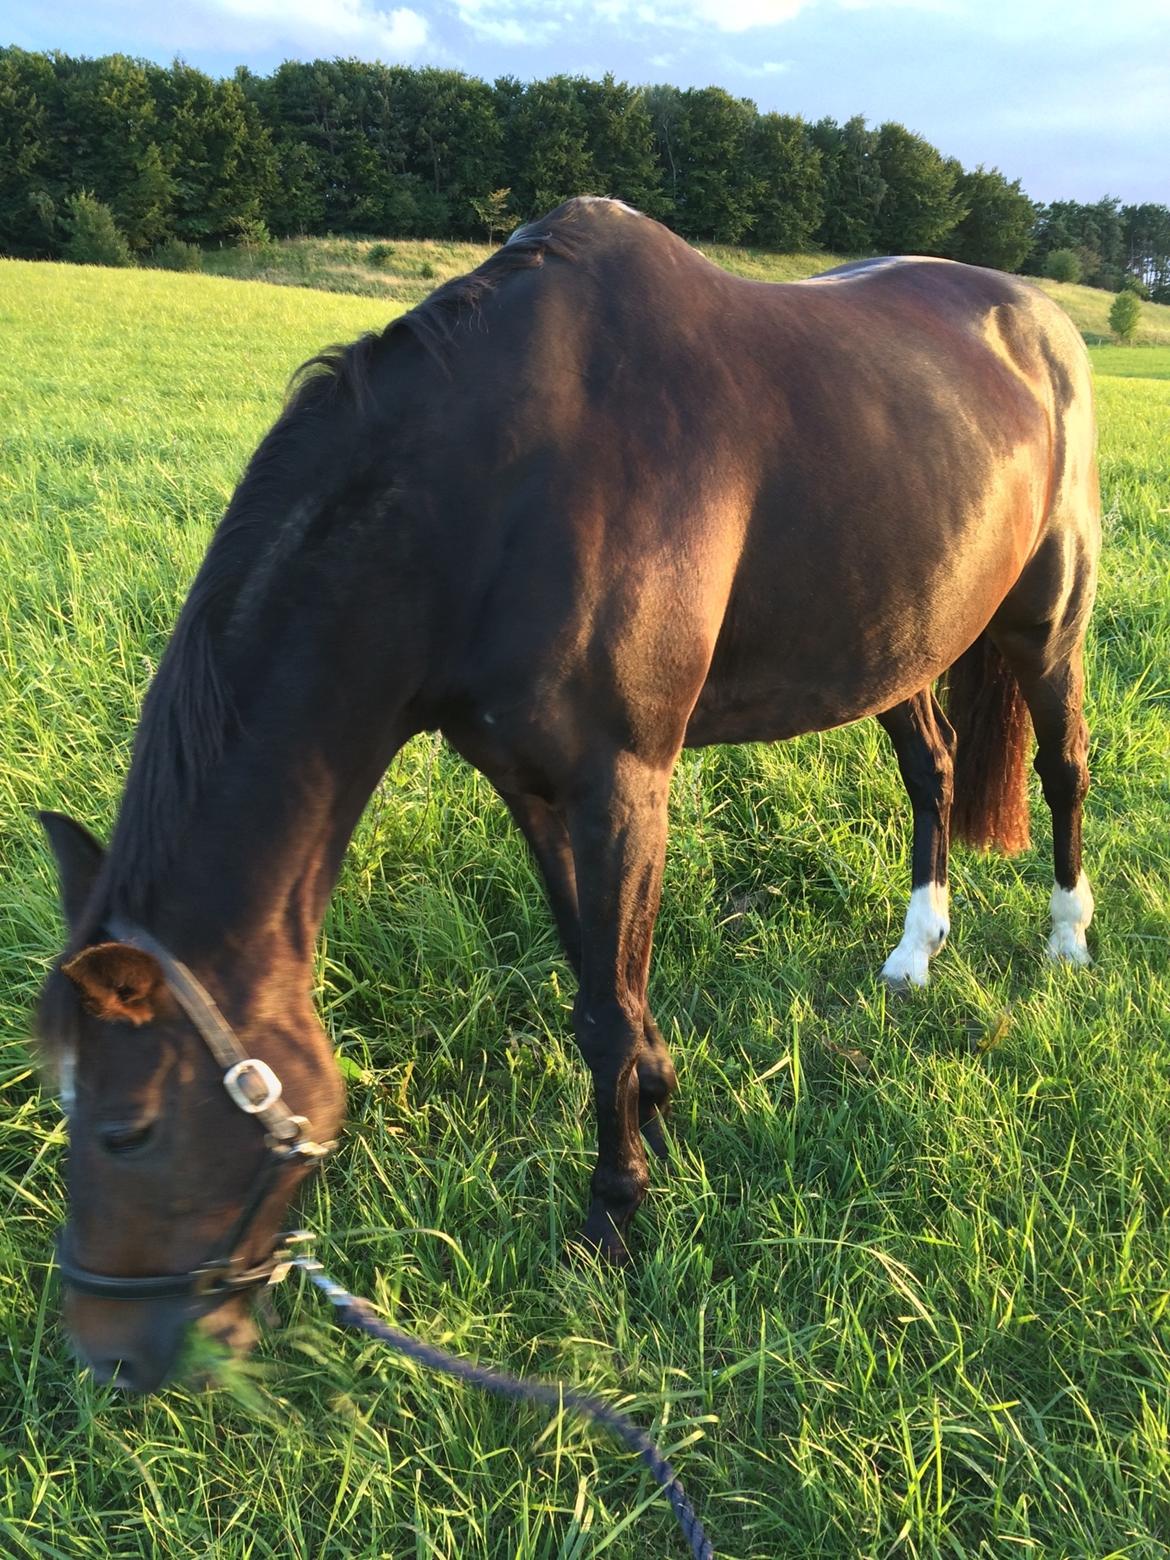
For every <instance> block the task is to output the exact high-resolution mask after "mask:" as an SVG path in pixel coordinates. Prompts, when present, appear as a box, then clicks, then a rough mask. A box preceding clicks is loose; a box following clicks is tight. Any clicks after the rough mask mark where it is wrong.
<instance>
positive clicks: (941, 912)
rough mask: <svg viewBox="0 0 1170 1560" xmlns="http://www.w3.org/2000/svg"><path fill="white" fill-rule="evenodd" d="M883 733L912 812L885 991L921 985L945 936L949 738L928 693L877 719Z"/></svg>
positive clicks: (885, 967)
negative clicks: (898, 925) (905, 879)
mask: <svg viewBox="0 0 1170 1560" xmlns="http://www.w3.org/2000/svg"><path fill="white" fill-rule="evenodd" d="M878 719H879V721H880V722H881V724H882V725H883V726H884V728H885V730H886V731H887V732H888V733H889V737H890V741H891V742H892V743H893V745H894V752H895V753H896V754H897V758H898V768H899V769H900V770H901V773H902V781H903V784H904V785H905V787H906V793H907V795H908V796H909V798H910V805H911V807H912V808H913V809H914V839H913V845H912V847H911V853H910V906H909V909H908V910H907V911H906V924H905V929H904V931H903V933H902V940H901V942H900V943H899V944H898V946H897V947H896V948H895V949H894V951H893V953H891V954H890V956H889V958H888V959H887V960H886V962H885V964H884V965H883V966H882V979H883V980H885V981H887V982H888V983H889V984H890V985H891V986H895V987H901V986H906V985H912V986H925V985H926V983H927V980H928V979H929V966H930V961H931V959H932V958H933V957H934V955H935V954H936V953H937V952H938V950H939V949H940V948H941V947H942V945H943V943H944V942H945V941H946V937H947V933H948V932H949V931H950V925H951V923H950V915H949V912H948V907H947V850H948V846H949V841H950V812H951V797H952V794H953V789H954V752H955V734H954V732H953V731H952V729H951V726H950V723H949V722H948V720H947V718H946V716H945V715H944V714H943V712H942V710H941V708H940V707H939V704H938V701H937V700H936V699H935V697H934V694H933V693H932V692H931V690H930V689H929V688H926V689H924V690H923V691H922V692H921V693H916V694H915V695H914V697H913V698H912V699H907V700H906V701H905V702H904V703H903V704H896V705H895V706H894V708H893V709H892V710H887V711H886V712H885V713H884V714H883V715H879V716H878Z"/></svg>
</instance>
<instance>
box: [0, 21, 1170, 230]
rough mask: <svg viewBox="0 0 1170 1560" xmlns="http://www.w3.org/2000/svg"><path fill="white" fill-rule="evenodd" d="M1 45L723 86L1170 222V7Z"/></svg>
mask: <svg viewBox="0 0 1170 1560" xmlns="http://www.w3.org/2000/svg"><path fill="white" fill-rule="evenodd" d="M0 43H14V44H18V45H19V46H21V47H22V48H26V49H43V50H48V49H60V50H62V51H63V52H65V53H66V54H108V53H113V52H121V53H124V54H133V55H140V56H143V57H145V58H148V59H153V60H157V61H159V62H161V63H164V64H165V63H168V62H169V61H170V60H172V59H173V58H175V56H180V57H181V58H183V59H184V60H186V61H187V62H188V63H189V64H191V65H195V66H198V67H199V68H200V69H202V70H206V71H209V72H211V73H212V74H215V75H227V74H230V72H231V71H232V70H233V69H234V68H235V66H236V65H248V66H251V68H252V69H253V70H256V71H260V72H266V71H268V70H271V69H272V68H273V67H274V66H276V65H278V64H279V63H280V62H281V61H282V60H285V59H314V58H318V57H333V56H336V55H340V56H343V57H347V58H348V57H353V58H358V59H366V60H384V61H386V62H387V63H398V64H410V65H440V66H444V67H447V68H450V69H457V70H463V71H466V72H468V73H469V74H470V75H474V76H482V77H484V78H486V79H487V80H489V81H490V80H494V79H495V78H496V77H497V76H502V75H512V76H518V77H520V78H521V79H522V80H530V79H532V78H535V77H541V76H550V75H553V74H556V73H558V72H568V73H572V74H580V75H586V76H600V75H602V74H604V73H605V72H606V71H612V72H613V74H614V75H615V76H616V77H618V79H619V80H624V81H630V82H652V81H669V82H673V83H674V84H675V85H676V86H680V87H689V86H709V85H717V86H721V87H725V88H726V89H727V90H728V91H729V92H733V93H735V94H736V95H738V96H741V97H750V98H752V99H754V100H755V102H756V103H758V104H759V106H760V107H761V109H764V110H769V109H777V110H779V111H781V112H783V113H796V114H803V115H804V116H805V118H806V119H819V118H821V117H822V116H823V115H826V114H827V115H830V116H831V117H832V118H834V119H837V120H845V119H848V118H849V117H850V116H851V115H853V114H863V115H865V117H866V118H867V119H868V120H869V121H870V122H871V123H880V122H881V121H882V120H885V119H895V120H898V121H900V122H901V123H902V124H904V125H906V126H908V127H909V128H910V129H911V130H915V131H917V132H918V133H919V134H921V135H924V136H925V137H926V138H927V140H929V141H931V142H933V144H934V145H935V146H937V147H938V148H939V149H940V151H942V152H943V153H945V154H946V155H947V156H952V157H958V158H959V159H960V161H961V162H962V163H963V164H964V165H965V166H966V167H969V168H971V167H975V166H976V165H977V164H980V163H981V164H983V165H984V166H986V167H989V168H990V167H997V168H999V169H1000V170H1001V171H1002V172H1004V173H1005V174H1007V176H1008V177H1009V178H1013V179H1014V178H1018V179H1019V180H1020V181H1021V183H1022V184H1023V187H1024V189H1025V190H1026V191H1027V192H1028V194H1029V195H1031V196H1032V197H1033V198H1034V199H1036V200H1044V201H1049V200H1060V199H1068V200H1096V199H1098V198H1099V197H1100V196H1102V195H1105V194H1109V195H1115V196H1117V197H1119V198H1120V199H1121V200H1122V201H1125V202H1140V201H1160V202H1163V203H1166V204H1170V0H1125V3H1124V4H1120V5H1116V6H1112V5H1109V4H1108V3H1107V0H552V3H550V0H407V3H403V4H395V3H393V0H391V3H388V4H379V3H378V0H178V4H171V5H167V4H159V0H53V3H52V4H46V3H45V0H0Z"/></svg>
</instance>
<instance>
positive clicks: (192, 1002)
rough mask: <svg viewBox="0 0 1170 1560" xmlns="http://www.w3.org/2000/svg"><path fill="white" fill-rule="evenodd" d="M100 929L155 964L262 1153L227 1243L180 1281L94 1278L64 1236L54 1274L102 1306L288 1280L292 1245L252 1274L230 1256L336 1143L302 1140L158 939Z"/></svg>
mask: <svg viewBox="0 0 1170 1560" xmlns="http://www.w3.org/2000/svg"><path fill="white" fill-rule="evenodd" d="M106 927H107V929H108V930H109V931H110V933H111V934H112V935H113V936H114V937H115V938H117V940H118V941H119V942H125V943H130V944H131V945H132V946H133V947H135V948H140V949H141V950H142V951H143V952H144V953H149V954H150V955H151V956H152V958H154V959H155V960H157V962H158V965H159V967H160V968H161V970H162V972H163V976H164V978H165V980H166V983H167V986H168V988H169V990H170V992H171V994H172V995H173V997H174V998H175V1000H176V1002H178V1004H179V1006H180V1007H181V1008H182V1009H183V1011H184V1013H186V1015H187V1017H188V1018H189V1019H190V1020H191V1022H192V1024H194V1026H195V1028H196V1030H197V1031H198V1032H199V1035H200V1037H201V1038H202V1040H203V1042H204V1044H205V1045H206V1046H207V1049H208V1050H209V1051H210V1052H211V1054H212V1056H213V1057H214V1058H215V1060H216V1062H217V1063H218V1065H219V1066H220V1067H221V1068H223V1086H224V1088H225V1089H226V1090H227V1094H228V1098H229V1099H230V1100H231V1102H232V1104H233V1105H235V1106H236V1107H237V1108H238V1109H239V1110H242V1111H243V1112H244V1113H245V1114H246V1115H249V1116H254V1117H255V1118H256V1120H257V1122H258V1123H259V1125H260V1126H261V1127H262V1128H263V1129H264V1145H265V1148H266V1150H267V1153H266V1155H265V1159H264V1163H263V1165H262V1167H261V1170H260V1174H259V1176H258V1177H257V1179H256V1183H255V1185H254V1186H253V1188H252V1191H251V1193H250V1195H249V1197H248V1200H247V1202H246V1203H245V1204H244V1207H243V1209H242V1210H241V1212H240V1215H239V1217H238V1218H237V1219H236V1221H235V1223H234V1224H233V1225H232V1227H231V1229H230V1230H229V1231H228V1233H227V1235H226V1236H225V1237H224V1239H223V1240H222V1241H220V1243H219V1244H218V1246H216V1247H215V1249H214V1250H213V1251H212V1253H211V1255H209V1256H208V1257H207V1258H206V1259H205V1260H204V1261H203V1262H201V1263H200V1264H199V1266H198V1267H196V1268H192V1269H191V1270H190V1271H188V1272H186V1273H157V1274H149V1275H146V1276H142V1277H121V1276H119V1275H117V1274H113V1273H94V1272H92V1271H91V1270H90V1269H89V1268H84V1267H82V1266H81V1265H80V1263H78V1262H76V1261H74V1259H73V1257H72V1256H71V1255H70V1253H69V1248H68V1244H67V1232H66V1230H65V1229H62V1231H61V1233H60V1235H59V1236H58V1237H57V1266H58V1267H59V1268H60V1270H61V1276H62V1278H63V1279H64V1280H65V1282H66V1283H67V1284H68V1285H69V1286H70V1288H71V1289H76V1290H78V1291H80V1292H81V1293H82V1294H88V1295H97V1296H99V1297H101V1298H102V1299H106V1300H164V1299H166V1300H170V1299H185V1298H192V1297H195V1298H199V1299H206V1298H208V1297H215V1296H220V1295H228V1294H235V1293H237V1292H239V1291H240V1290H246V1289H254V1288H256V1287H258V1286H259V1285H260V1284H270V1283H277V1282H279V1280H280V1279H282V1278H283V1277H284V1275H285V1273H287V1271H288V1268H289V1263H290V1258H291V1251H290V1244H291V1242H292V1239H293V1237H291V1236H288V1235H278V1236H277V1237H276V1239H275V1241H274V1242H273V1245H272V1250H271V1251H270V1252H269V1254H268V1256H267V1257H265V1258H264V1260H263V1261H261V1262H257V1263H255V1264H253V1265H252V1266H251V1267H243V1266H241V1263H240V1259H239V1258H238V1257H237V1256H236V1255H235V1252H236V1249H237V1247H238V1246H239V1245H240V1244H241V1243H242V1242H243V1240H244V1238H245V1237H246V1235H247V1233H248V1231H249V1229H250V1228H251V1226H252V1221H253V1220H254V1219H255V1217H256V1215H257V1214H258V1213H259V1211H260V1209H261V1207H262V1206H263V1204H264V1202H265V1201H266V1199H267V1197H268V1194H269V1193H270V1192H271V1191H272V1189H273V1186H274V1184H275V1182H276V1180H277V1178H278V1176H279V1175H280V1173H281V1171H282V1170H283V1169H285V1167H286V1166H288V1165H295V1164H296V1163H297V1162H298V1161H302V1162H307V1163H308V1164H309V1165H311V1166H312V1167H313V1168H316V1166H318V1165H319V1164H320V1163H321V1161H322V1160H323V1159H324V1158H325V1157H326V1155H327V1154H329V1153H331V1152H332V1151H333V1149H334V1148H336V1146H337V1145H336V1143H332V1142H331V1143H318V1142H316V1141H315V1140H314V1139H313V1138H312V1137H310V1136H309V1122H308V1121H307V1119H306V1118H305V1117H304V1116H294V1115H293V1113H292V1111H290V1110H289V1108H288V1106H287V1105H286V1104H285V1103H284V1101H283V1099H282V1098H281V1095H282V1092H283V1091H282V1087H281V1082H280V1079H279V1078H278V1077H277V1076H276V1074H275V1073H274V1072H273V1070H272V1068H271V1067H269V1065H268V1063H267V1062H262V1061H260V1060H259V1058H258V1057H254V1056H249V1055H248V1054H247V1052H246V1051H245V1050H244V1048H243V1046H242V1045H241V1044H240V1042H239V1040H238V1039H237V1037H236V1034H235V1032H234V1030H233V1029H232V1027H231V1025H230V1024H229V1023H228V1022H227V1020H226V1019H225V1018H224V1016H223V1014H222V1013H221V1012H220V1010H219V1008H218V1007H217V1006H216V1004H215V1002H214V1001H213V1000H212V997H211V995H210V993H209V992H208V991H207V989H206V987H205V986H204V985H203V984H202V982H201V981H199V980H198V979H196V977H195V976H194V975H193V974H192V972H191V971H190V970H189V969H188V968H187V966H186V965H185V964H183V963H182V962H181V961H180V960H179V959H176V958H175V956H174V954H172V953H170V952H169V951H168V949H166V948H164V947H163V945H162V943H160V942H159V941H158V939H157V938H155V937H152V936H151V934H150V933H149V932H147V931H144V930H143V929H142V927H140V926H136V925H135V924H134V922H133V921H128V920H127V919H126V918H125V917H124V916H120V915H115V916H111V917H110V918H109V920H108V921H107V922H106Z"/></svg>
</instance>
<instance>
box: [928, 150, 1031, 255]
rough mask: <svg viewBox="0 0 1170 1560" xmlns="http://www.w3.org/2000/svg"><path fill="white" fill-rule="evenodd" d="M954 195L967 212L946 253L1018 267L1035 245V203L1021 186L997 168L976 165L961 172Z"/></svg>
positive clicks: (949, 239)
mask: <svg viewBox="0 0 1170 1560" xmlns="http://www.w3.org/2000/svg"><path fill="white" fill-rule="evenodd" d="M954 193H955V198H956V199H957V200H958V201H959V202H960V204H961V205H962V206H964V207H965V209H966V213H967V214H966V216H965V217H963V218H962V220H961V221H960V222H959V223H958V224H957V226H956V227H955V228H954V229H953V230H952V232H951V234H950V237H949V238H948V239H947V240H946V254H947V255H948V256H949V258H950V259H952V260H964V261H966V262H967V264H968V265H987V266H994V267H995V268H996V269H997V270H999V271H1017V270H1019V268H1020V266H1021V265H1022V264H1023V263H1024V260H1025V259H1026V258H1027V256H1028V254H1029V252H1030V250H1031V248H1032V231H1033V227H1034V225H1035V220H1036V207H1035V206H1034V205H1033V203H1032V202H1031V201H1030V200H1029V199H1028V197H1027V195H1025V194H1024V192H1023V190H1022V189H1021V188H1020V181H1019V180H1018V179H1016V180H1014V181H1013V182H1012V183H1010V184H1009V183H1008V181H1007V179H1005V178H1004V176H1003V174H1002V173H1000V171H999V169H998V168H991V169H986V168H982V167H980V168H976V169H975V170H974V172H972V173H960V174H959V176H958V178H957V179H956V180H955V185H954Z"/></svg>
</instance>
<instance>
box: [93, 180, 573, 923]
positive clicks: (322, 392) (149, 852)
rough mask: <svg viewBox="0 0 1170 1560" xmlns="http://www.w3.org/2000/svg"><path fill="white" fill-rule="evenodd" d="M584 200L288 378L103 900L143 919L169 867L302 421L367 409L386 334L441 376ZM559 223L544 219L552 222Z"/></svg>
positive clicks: (142, 747) (133, 793)
mask: <svg viewBox="0 0 1170 1560" xmlns="http://www.w3.org/2000/svg"><path fill="white" fill-rule="evenodd" d="M586 204H587V203H586V202H577V201H570V202H568V203H567V204H566V206H564V207H562V208H559V209H558V210H557V211H556V212H553V213H551V214H550V216H549V217H548V218H545V219H543V220H542V221H541V222H539V223H532V224H529V225H528V226H526V227H521V228H518V229H517V230H516V232H515V233H514V234H513V235H512V237H511V238H510V239H509V240H508V242H507V243H506V244H504V245H503V246H502V248H500V249H498V250H496V252H495V253H494V254H493V255H491V256H489V258H488V259H487V260H485V261H484V262H483V264H482V265H480V266H478V267H477V268H476V269H475V270H474V271H472V272H470V273H469V274H468V275H466V276H460V277H456V278H454V279H453V280H452V281H449V282H446V283H445V284H444V285H443V286H441V287H439V288H437V289H436V290H435V291H434V292H433V293H431V295H430V296H429V297H428V298H426V299H425V300H424V301H423V302H422V303H420V304H418V305H416V306H415V307H414V308H413V309H411V310H410V311H409V312H408V313H406V314H404V315H401V316H399V318H398V319H396V320H392V321H391V323H390V324H389V325H388V326H387V327H386V328H385V330H382V331H368V332H367V333H366V334H365V335H363V336H361V337H359V338H358V339H357V340H356V341H354V342H351V343H349V344H348V345H343V346H331V347H326V348H325V349H324V350H323V351H321V352H318V353H316V354H315V355H314V356H313V357H311V358H309V359H307V360H306V361H305V362H304V363H302V364H301V366H300V367H299V368H298V369H297V370H296V372H295V373H294V374H293V376H292V378H291V379H290V381H289V386H288V391H287V394H286V400H285V406H284V410H283V412H282V413H281V415H280V417H279V418H278V419H277V422H276V423H275V425H274V426H273V427H272V429H271V430H270V431H269V433H268V434H267V435H266V437H265V438H264V440H263V441H262V442H261V444H260V446H259V448H258V449H257V450H256V452H255V453H254V455H253V456H252V458H251V460H250V461H249V463H248V467H247V469H246V471H245V472H244V475H243V477H242V479H241V481H240V484H239V486H238V487H237V489H236V491H235V493H234V494H233V496H232V500H231V503H230V504H229V505H228V509H227V512H226V514H225V515H224V517H223V519H222V521H221V522H220V524H219V526H218V528H217V530H216V532H215V535H214V537H213V538H212V541H211V545H210V547H209V549H208V551H207V554H206V557H205V558H204V560H203V564H202V566H201V568H200V570H199V572H198V574H197V575H196V577H195V581H194V583H193V584H192V586H191V590H190V592H189V594H188V596H187V599H186V601H185V602H184V604H183V608H182V611H181V612H180V614H179V619H178V622H177V624H176V625H175V630H174V632H173V634H172V635H171V639H170V642H169V643H168V645H167V647H166V649H165V651H164V653H163V656H162V659H161V661H160V663H159V666H158V670H157V672H156V674H155V677H154V680H153V682H152V683H151V685H150V688H149V689H148V691H147V694H146V698H145V700H144V702H143V706H142V715H141V719H140V720H139V724H138V730H137V732H136V734H135V738H134V751H133V762H132V763H131V766H130V773H129V776H128V777H127V781H126V789H125V793H124V795H123V798H122V804H121V807H120V809H119V814H118V821H117V825H116V827H115V831H114V838H113V841H112V842H111V849H110V852H109V856H108V876H107V882H106V889H107V897H108V898H110V899H116V900H117V902H118V903H119V904H120V905H121V906H123V907H124V908H125V909H126V910H127V911H129V912H130V913H143V912H144V911H145V910H146V908H147V904H146V901H147V899H148V898H149V895H150V893H151V892H152V890H153V888H154V886H155V885H156V884H157V882H158V878H159V875H160V874H161V873H162V872H164V871H165V869H166V866H167V863H168V862H169V861H170V860H171V858H172V855H173V852H174V849H175V846H176V843H177V840H178V838H179V836H180V832H181V829H182V824H183V819H184V817H185V816H186V815H187V814H188V812H189V810H190V808H191V807H192V805H193V804H194V802H195V800H196V798H197V796H198V794H199V793H200V791H201V789H202V786H203V783H204V780H205V778H206V776H207V774H208V773H209V771H210V770H211V769H212V768H213V767H214V765H215V764H216V763H217V762H218V761H219V759H220V758H221V757H222V756H223V753H224V751H225V749H226V747H227V745H228V742H229V741H230V739H231V736H232V734H233V732H234V731H235V729H236V724H237V722H236V712H235V708H234V704H233V699H232V694H231V689H230V687H229V686H228V682H227V680H226V678H225V675H224V668H223V663H222V656H221V654H220V651H221V649H222V640H223V636H224V634H225V632H227V631H228V629H229V625H230V623H231V619H232V613H233V608H234V607H235V605H236V604H237V603H238V601H239V600H240V598H241V596H242V595H243V593H244V592H245V591H246V590H247V587H248V583H249V577H250V574H251V572H252V571H253V569H254V568H255V567H256V565H257V563H258V561H259V560H260V559H261V557H262V556H263V555H265V554H269V553H271V550H272V546H273V528H274V526H279V525H280V523H281V522H280V520H279V519H278V518H276V517H277V516H279V515H283V516H285V517H286V523H287V515H288V512H289V508H290V504H293V505H295V501H296V497H297V496H298V495H296V494H295V493H293V494H290V495H287V496H286V498H287V501H286V502H284V503H282V502H280V496H281V495H280V490H281V487H282V485H283V484H284V483H287V482H288V481H289V480H290V475H291V469H292V466H293V457H294V455H295V452H296V450H297V449H298V448H300V447H303V444H304V440H305V434H306V431H307V429H306V424H308V425H310V426H311V424H312V422H314V421H316V420H319V419H322V418H324V417H325V416H326V415H328V414H329V413H330V412H331V411H332V410H334V409H335V408H337V407H339V406H340V407H344V408H346V409H350V410H352V411H355V412H357V413H358V415H362V414H364V413H365V412H366V411H367V410H368V409H369V408H370V406H371V403H372V396H373V392H372V375H373V370H374V367H375V365H376V363H377V362H378V360H379V358H380V357H381V354H382V352H383V351H384V349H385V348H386V347H387V345H388V344H389V343H390V342H392V341H393V339H394V338H395V337H396V336H412V337H413V338H414V339H415V340H416V341H418V342H419V344H420V345H421V346H422V347H423V349H424V350H425V351H426V353H427V354H428V356H430V357H432V358H433V359H435V360H436V361H437V362H438V363H439V364H440V365H441V366H442V367H443V369H444V370H445V371H446V372H449V371H450V356H451V352H452V349H453V346H454V343H455V337H456V333H457V331H458V329H459V327H460V326H461V325H462V324H463V323H464V322H465V321H467V320H468V319H469V318H470V319H474V318H475V317H476V316H477V315H478V313H479V310H480V309H481V308H482V306H483V303H484V300H485V299H486V298H487V297H489V296H490V295H491V294H492V293H493V292H494V291H495V290H496V289H497V288H498V287H499V286H500V284H501V282H503V281H504V280H505V279H506V278H507V277H508V276H511V275H512V274H514V273H515V272H518V271H528V270H533V269H535V268H537V267H539V266H542V265H543V264H544V261H545V257H546V256H548V255H556V256H558V257H559V258H562V259H572V258H573V257H574V254H575V246H574V245H573V244H572V242H571V241H570V239H569V238H568V237H567V236H566V235H565V233H564V231H563V227H564V226H565V222H564V220H563V219H564V218H570V219H571V218H572V216H573V215H574V214H575V213H574V211H573V208H574V207H577V206H584V205H586ZM555 218H561V219H562V220H560V221H557V222H556V223H555V224H554V222H553V219H555Z"/></svg>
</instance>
